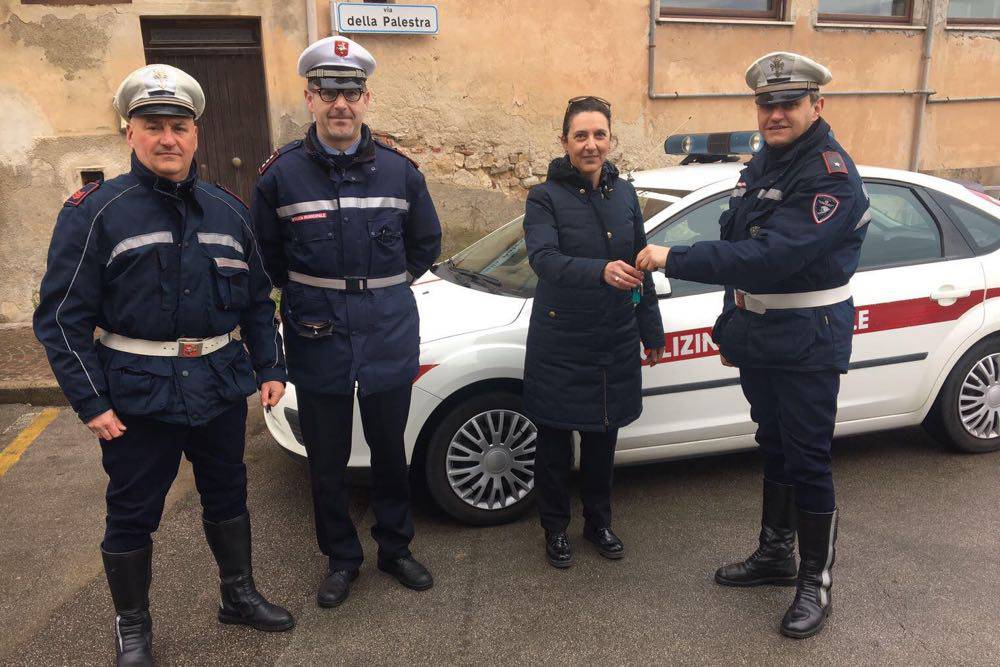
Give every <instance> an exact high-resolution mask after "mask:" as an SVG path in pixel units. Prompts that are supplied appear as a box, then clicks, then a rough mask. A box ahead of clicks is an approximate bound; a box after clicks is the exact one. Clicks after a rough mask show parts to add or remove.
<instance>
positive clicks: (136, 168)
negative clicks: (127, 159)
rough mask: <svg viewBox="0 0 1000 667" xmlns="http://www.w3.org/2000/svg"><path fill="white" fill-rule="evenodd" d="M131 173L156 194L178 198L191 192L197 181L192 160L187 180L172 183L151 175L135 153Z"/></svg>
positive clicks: (196, 169) (196, 167)
mask: <svg viewBox="0 0 1000 667" xmlns="http://www.w3.org/2000/svg"><path fill="white" fill-rule="evenodd" d="M132 173H133V174H135V176H136V178H138V179H139V180H140V181H142V182H143V183H145V184H146V185H148V186H150V187H151V188H153V189H154V190H156V191H158V192H162V193H164V194H168V195H173V196H175V197H179V196H181V195H184V194H187V193H189V192H191V190H192V189H193V188H194V185H195V183H197V181H198V163H197V161H194V160H192V162H191V170H190V171H189V172H188V175H187V178H185V179H184V180H183V181H180V182H178V181H172V180H170V179H169V178H164V177H163V176H158V175H157V174H155V173H153V172H152V171H151V170H150V169H149V167H147V166H146V165H144V164H143V163H142V162H140V161H139V158H138V157H136V154H135V152H133V153H132Z"/></svg>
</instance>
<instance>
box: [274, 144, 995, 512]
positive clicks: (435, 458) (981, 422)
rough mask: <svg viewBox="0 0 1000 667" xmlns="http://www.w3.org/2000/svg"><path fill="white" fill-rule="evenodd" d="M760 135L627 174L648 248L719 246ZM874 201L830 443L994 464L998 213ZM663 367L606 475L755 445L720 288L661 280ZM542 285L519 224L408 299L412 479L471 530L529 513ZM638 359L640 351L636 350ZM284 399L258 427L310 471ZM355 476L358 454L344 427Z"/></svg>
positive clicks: (969, 203)
mask: <svg viewBox="0 0 1000 667" xmlns="http://www.w3.org/2000/svg"><path fill="white" fill-rule="evenodd" d="M720 144H721V145H724V146H729V147H730V148H729V150H730V152H731V153H749V152H752V149H753V148H754V147H757V146H759V136H757V135H756V133H750V132H744V133H731V134H721V135H686V136H685V135H681V136H678V137H671V138H670V139H668V140H667V144H666V146H667V150H668V152H674V153H686V154H688V157H687V158H685V160H684V162H683V163H682V165H681V166H676V167H667V168H663V169H654V170H649V171H643V172H634V173H632V174H631V176H630V178H631V180H632V182H633V184H634V185H635V187H636V190H637V191H638V192H639V195H640V201H641V203H642V205H643V209H644V214H645V217H646V234H647V238H648V239H649V242H650V243H655V244H657V245H665V246H672V245H682V244H683V245H690V244H691V243H694V242H696V241H699V240H706V239H713V240H714V239H718V237H719V225H718V221H719V216H720V214H721V213H722V212H723V211H725V210H726V208H727V206H728V202H729V197H730V195H731V194H732V190H733V188H734V187H736V186H737V177H738V175H739V172H740V169H741V167H742V164H741V162H740V161H739V160H738V159H737V158H735V157H733V156H732V155H729V156H723V155H706V154H703V153H705V152H707V147H708V146H713V147H717V146H719V145H720ZM859 171H860V173H861V176H862V178H863V180H864V182H865V187H866V188H867V190H868V194H869V197H870V200H871V215H872V218H871V221H870V223H869V227H868V233H867V237H866V239H865V242H864V246H863V247H862V252H861V264H860V267H859V269H858V271H857V273H856V275H855V276H854V279H853V280H852V281H851V290H852V292H853V295H854V303H855V306H856V309H857V315H856V320H855V339H854V344H853V355H852V357H851V370H850V372H849V373H848V374H847V375H846V376H845V377H844V379H843V382H842V388H841V392H840V402H839V408H838V414H837V430H836V433H837V435H851V434H858V433H866V432H871V431H881V430H887V429H895V428H899V427H905V426H913V425H918V424H923V425H924V426H925V427H926V428H927V429H928V430H929V431H930V432H931V433H932V434H934V435H935V436H936V437H937V438H938V439H940V440H941V441H943V442H945V443H947V444H948V445H950V446H952V447H954V448H956V449H958V450H962V451H967V452H987V451H994V450H997V449H1000V201H997V200H996V199H994V198H993V197H990V196H988V195H986V194H984V193H982V192H979V191H976V190H973V189H970V187H966V186H964V185H961V184H958V183H954V182H951V181H947V180H943V179H940V178H935V177H932V176H927V175H924V174H919V173H914V172H908V171H899V170H895V169H882V168H877V167H859ZM654 278H655V280H656V283H657V292H658V294H659V296H660V301H659V303H660V309H661V313H662V316H663V323H664V328H665V330H666V331H667V333H666V347H667V360H666V361H667V363H661V364H658V365H656V366H653V367H649V366H646V367H645V368H644V370H643V378H642V380H643V396H644V399H643V400H644V409H643V414H642V417H641V418H640V419H639V420H638V421H636V422H635V423H633V424H631V425H630V426H628V427H626V428H624V429H622V430H621V432H620V435H619V439H618V449H617V454H616V458H615V460H616V462H617V463H619V464H630V463H641V462H646V461H662V460H667V459H672V458H678V457H689V456H694V455H705V454H715V453H721V452H731V451H737V450H742V449H750V448H753V447H755V446H756V443H755V442H754V438H753V434H754V431H755V426H754V424H753V422H751V420H750V413H749V406H748V404H747V402H746V400H745V398H744V397H743V394H742V392H741V390H740V387H739V379H738V376H737V370H736V369H734V368H728V367H725V366H723V365H722V364H721V363H720V362H719V358H718V354H719V353H718V348H717V347H716V346H715V344H714V343H713V342H712V338H711V334H710V331H711V327H712V324H713V323H714V322H715V318H716V317H717V316H718V314H719V312H720V311H721V308H722V288H721V287H720V286H717V285H705V284H700V283H690V282H686V281H677V280H675V281H672V282H668V280H667V279H666V278H665V277H664V276H663V274H662V273H656V274H654ZM534 288H535V275H534V273H533V272H532V270H531V267H530V266H529V265H528V260H527V256H526V253H525V248H524V237H523V234H522V228H521V218H517V219H515V220H512V221H511V222H510V223H508V224H507V225H504V226H503V227H501V228H500V229H498V230H497V231H495V232H493V233H492V234H490V235H488V236H486V237H485V238H483V239H481V240H480V241H478V242H476V243H474V244H473V245H471V246H469V247H468V248H466V249H465V250H463V251H462V252H460V253H458V254H457V255H455V256H454V257H452V258H451V259H449V260H447V261H445V262H443V263H441V264H439V265H437V266H436V267H435V268H434V270H433V273H428V274H427V275H425V276H424V277H423V278H421V279H420V280H419V281H418V282H417V283H415V284H414V285H413V292H414V294H415V295H416V300H417V305H418V307H419V309H420V336H421V349H420V363H421V367H420V376H419V377H418V378H417V380H416V381H415V383H414V390H413V403H412V407H411V411H410V419H409V424H408V426H407V432H406V443H407V450H408V452H409V453H410V455H411V463H412V464H413V468H414V470H415V471H416V472H417V473H419V474H421V475H423V476H424V477H425V478H426V481H427V485H428V488H429V491H430V493H431V495H432V497H433V498H434V499H435V501H436V502H437V503H438V504H439V505H440V506H441V507H442V508H443V509H444V510H445V511H446V512H448V513H449V514H451V515H452V516H454V517H456V518H458V519H460V520H462V521H466V522H468V523H475V524H490V523H500V522H504V521H508V520H511V519H513V518H514V517H516V516H518V515H520V514H521V513H522V512H524V511H525V510H527V508H528V507H529V505H530V503H531V495H532V494H531V491H532V488H533V474H532V471H533V462H534V448H535V428H534V426H533V425H532V424H531V422H530V421H529V420H528V419H526V418H525V417H524V416H523V415H522V414H521V412H520V407H521V380H522V378H523V374H524V344H525V336H526V333H527V329H528V319H529V315H530V312H531V305H532V296H533V294H534ZM637 353H638V351H637ZM296 414H297V413H296V409H295V391H294V387H292V386H289V387H288V391H287V393H286V394H285V397H284V398H283V399H282V401H281V403H279V404H278V406H277V407H276V408H274V409H273V410H272V411H271V412H269V413H267V414H266V415H265V419H266V422H267V425H268V428H269V429H270V431H271V433H272V434H273V435H274V437H275V438H276V439H277V441H278V443H279V444H280V445H281V446H282V447H284V448H285V449H286V450H288V451H289V452H291V453H293V454H296V455H299V456H305V450H304V448H303V446H302V443H301V435H300V433H299V432H298V426H297V417H296ZM354 433H355V436H354V437H355V442H354V445H353V450H352V453H351V459H350V465H352V466H367V465H368V462H369V452H368V449H367V447H366V445H365V443H364V438H363V435H362V428H361V424H360V421H359V418H358V416H357V415H355V428H354Z"/></svg>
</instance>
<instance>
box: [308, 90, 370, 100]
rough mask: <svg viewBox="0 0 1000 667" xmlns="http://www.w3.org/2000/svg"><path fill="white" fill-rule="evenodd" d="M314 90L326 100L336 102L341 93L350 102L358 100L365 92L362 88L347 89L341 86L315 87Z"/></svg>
mask: <svg viewBox="0 0 1000 667" xmlns="http://www.w3.org/2000/svg"><path fill="white" fill-rule="evenodd" d="M312 91H313V93H315V94H316V95H319V98H320V99H321V100H323V101H324V102H336V101H337V98H338V97H339V96H341V95H343V96H344V99H345V100H347V101H348V102H357V101H358V100H360V99H361V96H362V95H363V94H364V92H365V91H364V89H362V88H348V89H346V90H345V89H340V88H313V89H312Z"/></svg>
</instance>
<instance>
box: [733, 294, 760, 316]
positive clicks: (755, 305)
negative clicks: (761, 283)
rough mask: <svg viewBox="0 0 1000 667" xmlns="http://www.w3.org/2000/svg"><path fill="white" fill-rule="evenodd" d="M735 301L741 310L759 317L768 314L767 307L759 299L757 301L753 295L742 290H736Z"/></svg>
mask: <svg viewBox="0 0 1000 667" xmlns="http://www.w3.org/2000/svg"><path fill="white" fill-rule="evenodd" d="M733 301H735V302H736V307H737V308H739V309H740V310H747V311H750V312H751V313H755V314H757V315H763V314H764V313H766V312H767V306H765V305H764V304H763V303H761V302H760V300H759V299H755V298H754V295H753V294H750V293H748V292H744V291H742V290H735V291H734V292H733Z"/></svg>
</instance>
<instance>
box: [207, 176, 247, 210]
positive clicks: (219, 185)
mask: <svg viewBox="0 0 1000 667" xmlns="http://www.w3.org/2000/svg"><path fill="white" fill-rule="evenodd" d="M215 187H217V188H219V189H220V190H222V191H223V192H225V193H226V194H229V195H232V196H233V197H236V201H238V202H239V203H241V204H243V205H244V206H246V205H247V203H246V202H245V201H243V198H242V197H240V196H239V195H238V194H236V193H235V192H233V191H232V190H230V189H229V188H227V187H226V186H225V185H223V184H222V183H219V182H216V183H215ZM247 208H249V207H247Z"/></svg>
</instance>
